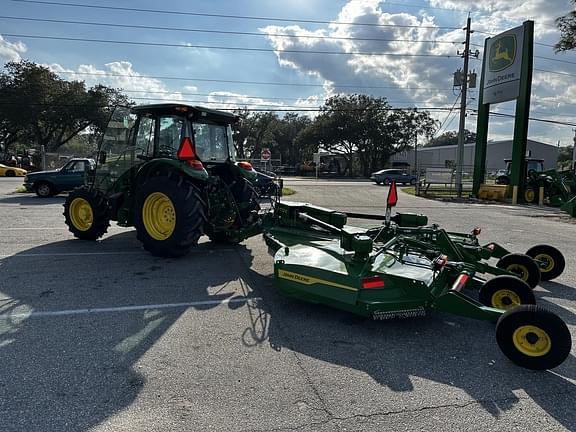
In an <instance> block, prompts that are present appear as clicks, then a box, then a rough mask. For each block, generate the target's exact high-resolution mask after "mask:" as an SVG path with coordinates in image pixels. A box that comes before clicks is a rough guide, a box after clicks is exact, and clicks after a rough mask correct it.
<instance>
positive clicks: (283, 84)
mask: <svg viewBox="0 0 576 432" xmlns="http://www.w3.org/2000/svg"><path fill="white" fill-rule="evenodd" d="M53 72H54V73H56V74H65V75H81V76H97V77H121V78H137V79H159V80H174V81H198V82H217V83H228V84H249V85H271V86H287V87H321V88H323V87H324V84H302V83H283V82H269V81H268V82H267V81H243V80H224V79H212V78H190V77H175V76H166V75H128V74H115V73H97V72H74V71H53ZM334 87H336V88H355V89H365V90H366V89H395V90H433V91H452V89H451V88H440V87H400V86H365V85H354V84H335V85H334Z"/></svg>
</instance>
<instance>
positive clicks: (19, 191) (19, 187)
mask: <svg viewBox="0 0 576 432" xmlns="http://www.w3.org/2000/svg"><path fill="white" fill-rule="evenodd" d="M14 192H16V193H26V192H27V191H26V188H25V187H24V185H20V186H18V187H17V188H16V190H15V191H14Z"/></svg>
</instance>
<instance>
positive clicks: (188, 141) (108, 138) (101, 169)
mask: <svg viewBox="0 0 576 432" xmlns="http://www.w3.org/2000/svg"><path fill="white" fill-rule="evenodd" d="M234 121H235V116H234V115H232V114H229V113H226V112H222V111H214V110H210V109H207V108H202V107H193V106H188V105H179V104H159V105H143V106H138V107H134V108H119V109H117V110H115V112H114V113H113V115H112V118H111V121H110V122H109V124H108V128H107V130H106V132H105V135H104V139H103V140H102V143H101V146H100V149H99V152H98V161H97V170H96V187H97V188H98V189H100V190H102V191H104V192H109V191H111V190H114V191H116V192H119V191H121V190H122V189H123V184H122V183H125V182H123V181H122V178H123V176H125V175H126V173H128V172H131V174H130V175H133V174H134V173H135V172H138V167H140V166H142V165H143V164H145V163H147V162H150V161H153V160H157V159H162V160H164V162H168V163H170V162H169V161H170V160H171V161H173V162H174V163H176V164H180V165H181V166H182V168H183V169H184V170H186V171H188V172H189V174H190V175H192V177H194V178H197V179H198V180H199V181H202V180H205V179H206V178H207V177H208V176H209V174H212V172H211V171H217V173H215V174H217V175H224V177H230V178H231V177H234V173H232V172H231V171H236V174H237V173H238V172H239V170H238V169H236V170H234V169H232V167H233V166H234V167H238V168H239V169H240V171H243V172H242V173H243V174H244V175H245V176H247V177H249V178H250V177H255V172H254V171H253V170H252V168H251V166H247V164H237V163H236V153H235V148H234V144H233V140H232V129H231V124H232V123H233V122H234ZM230 178H228V179H227V180H229V181H230Z"/></svg>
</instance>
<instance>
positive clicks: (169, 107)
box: [132, 103, 237, 123]
mask: <svg viewBox="0 0 576 432" xmlns="http://www.w3.org/2000/svg"><path fill="white" fill-rule="evenodd" d="M132 111H133V112H134V113H136V114H139V113H150V114H182V113H185V114H188V115H190V116H191V117H192V118H193V119H195V120H196V119H198V120H201V119H206V120H212V121H216V122H223V123H234V122H235V121H236V119H237V116H236V115H234V114H232V113H229V112H226V111H218V110H214V109H210V108H205V107H201V106H193V105H186V104H175V103H163V104H150V105H138V106H135V107H133V108H132Z"/></svg>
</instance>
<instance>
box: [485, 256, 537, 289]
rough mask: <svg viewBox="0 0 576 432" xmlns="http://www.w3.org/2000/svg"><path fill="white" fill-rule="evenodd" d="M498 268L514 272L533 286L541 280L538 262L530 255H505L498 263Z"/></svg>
mask: <svg viewBox="0 0 576 432" xmlns="http://www.w3.org/2000/svg"><path fill="white" fill-rule="evenodd" d="M496 266H497V267H498V268H501V269H503V270H506V271H509V272H510V273H514V274H515V275H516V276H518V277H519V278H520V279H522V280H523V281H524V282H526V283H527V284H528V285H530V287H531V288H534V287H535V286H536V285H538V283H539V282H540V269H539V268H538V264H536V263H535V262H534V260H532V258H530V257H529V256H528V255H524V254H519V253H511V254H508V255H504V256H503V257H502V258H501V259H500V260H499V261H498V263H497V264H496Z"/></svg>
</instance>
